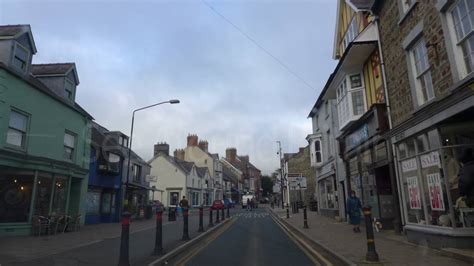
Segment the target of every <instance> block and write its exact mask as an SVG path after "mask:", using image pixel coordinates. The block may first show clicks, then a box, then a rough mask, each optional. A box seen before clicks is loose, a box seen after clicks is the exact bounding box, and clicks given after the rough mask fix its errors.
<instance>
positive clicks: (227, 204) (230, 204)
mask: <svg viewBox="0 0 474 266" xmlns="http://www.w3.org/2000/svg"><path fill="white" fill-rule="evenodd" d="M224 204H225V207H226V208H227V207H230V208H234V207H235V203H234V202H233V201H232V199H229V198H225V199H224Z"/></svg>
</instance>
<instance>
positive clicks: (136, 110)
mask: <svg viewBox="0 0 474 266" xmlns="http://www.w3.org/2000/svg"><path fill="white" fill-rule="evenodd" d="M165 103H169V104H177V103H179V100H176V99H173V100H169V101H165V102H160V103H155V104H152V105H148V106H145V107H141V108H138V109H135V110H133V113H132V126H131V127H130V128H131V129H130V142H129V146H128V163H127V182H126V183H125V201H126V202H127V204H124V208H125V207H126V208H128V180H129V177H130V157H131V154H132V138H133V124H134V122H135V113H136V112H138V111H141V110H145V109H148V108H151V107H155V106H157V105H161V104H165Z"/></svg>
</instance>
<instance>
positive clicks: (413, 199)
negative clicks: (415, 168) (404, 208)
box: [407, 176, 421, 210]
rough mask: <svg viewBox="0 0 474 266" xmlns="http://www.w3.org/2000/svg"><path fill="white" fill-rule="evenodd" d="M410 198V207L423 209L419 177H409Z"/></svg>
mask: <svg viewBox="0 0 474 266" xmlns="http://www.w3.org/2000/svg"><path fill="white" fill-rule="evenodd" d="M407 186H408V198H409V200H410V209H412V210H421V199H420V189H419V188H418V178H417V177H416V176H414V177H407Z"/></svg>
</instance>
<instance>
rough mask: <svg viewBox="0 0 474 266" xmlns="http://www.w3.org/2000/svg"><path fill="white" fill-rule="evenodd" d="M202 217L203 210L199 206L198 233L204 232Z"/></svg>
mask: <svg viewBox="0 0 474 266" xmlns="http://www.w3.org/2000/svg"><path fill="white" fill-rule="evenodd" d="M203 215H204V208H203V207H202V206H201V207H199V229H198V232H200V233H201V232H204V226H203Z"/></svg>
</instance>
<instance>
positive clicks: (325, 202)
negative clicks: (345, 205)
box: [316, 161, 339, 218]
mask: <svg viewBox="0 0 474 266" xmlns="http://www.w3.org/2000/svg"><path fill="white" fill-rule="evenodd" d="M316 176H317V182H318V185H317V187H318V190H317V191H318V193H317V196H318V209H319V213H320V214H321V215H324V216H326V217H331V218H334V217H336V216H338V215H339V202H338V201H339V196H338V190H337V183H336V182H337V181H336V180H337V179H336V175H335V167H334V161H330V162H329V163H326V164H325V165H323V166H322V167H321V168H319V169H317V172H316Z"/></svg>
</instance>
